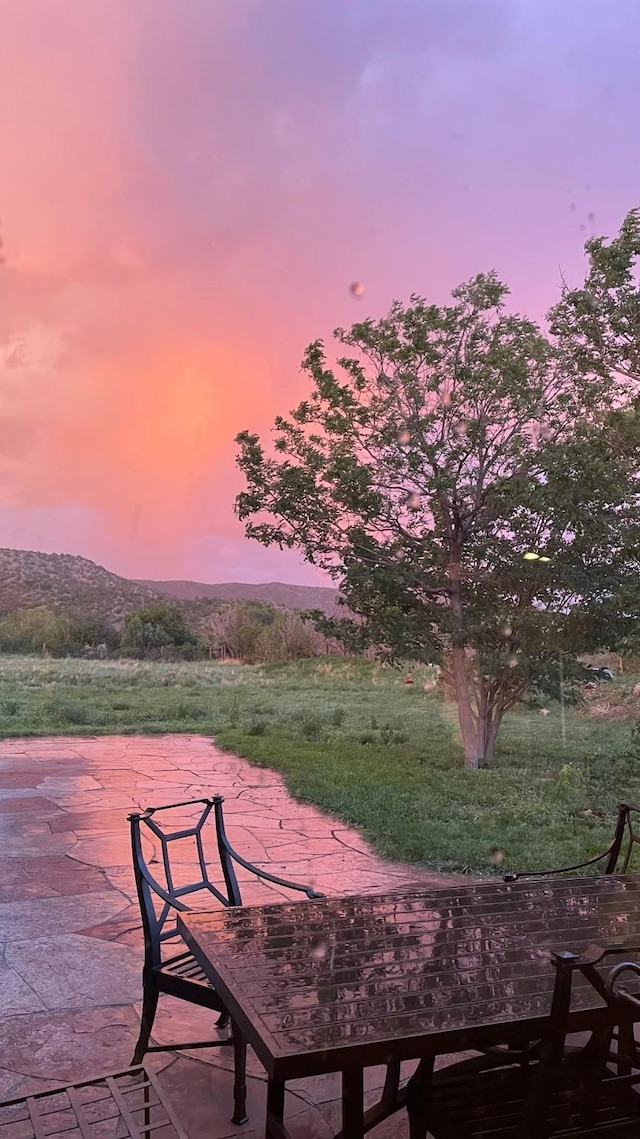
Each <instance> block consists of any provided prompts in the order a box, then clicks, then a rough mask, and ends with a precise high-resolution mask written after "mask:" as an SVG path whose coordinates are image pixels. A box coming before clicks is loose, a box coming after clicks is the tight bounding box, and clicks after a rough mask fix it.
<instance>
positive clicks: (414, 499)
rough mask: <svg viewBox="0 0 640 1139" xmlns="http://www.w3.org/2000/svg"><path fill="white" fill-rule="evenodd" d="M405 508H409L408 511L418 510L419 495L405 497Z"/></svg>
mask: <svg viewBox="0 0 640 1139" xmlns="http://www.w3.org/2000/svg"><path fill="white" fill-rule="evenodd" d="M407 506H408V507H409V510H419V509H420V495H419V494H415V493H412V494H409V495H407Z"/></svg>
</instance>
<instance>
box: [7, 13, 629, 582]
mask: <svg viewBox="0 0 640 1139" xmlns="http://www.w3.org/2000/svg"><path fill="white" fill-rule="evenodd" d="M0 43H1V44H2V66H1V67H0V232H1V234H2V239H3V255H4V264H3V265H2V266H0V546H9V547H13V548H20V549H36V550H43V551H53V552H67V553H74V554H82V555H83V556H85V557H89V558H91V559H92V560H94V561H97V562H99V563H100V564H103V565H105V566H107V568H109V569H111V570H114V571H115V572H117V573H121V574H124V575H125V576H130V577H148V578H165V579H166V578H190V579H195V580H199V581H234V580H236V581H238V580H242V581H270V580H282V581H293V582H303V583H305V582H306V583H317V582H318V581H319V580H320V579H319V576H318V573H317V571H315V570H313V569H312V568H311V567H308V566H305V565H304V564H303V563H302V561H301V559H300V558H299V557H298V556H297V554H296V553H295V552H293V551H286V552H283V553H281V552H279V551H277V550H265V549H263V547H261V546H260V545H258V544H257V543H255V542H248V541H247V540H246V539H245V538H244V536H243V529H242V526H241V524H240V523H239V522H238V521H237V519H236V518H235V516H234V513H233V502H234V498H235V495H236V494H237V493H238V491H239V490H240V489H242V478H241V475H240V473H239V472H238V471H237V469H236V467H235V454H236V447H235V444H234V437H235V435H236V434H237V433H238V431H240V430H242V429H245V428H249V429H250V430H252V431H257V432H259V433H260V434H261V435H268V432H269V430H270V426H271V424H272V422H273V419H274V418H275V416H276V415H278V414H286V413H287V412H288V411H289V410H290V409H291V408H292V407H293V406H294V405H295V404H296V403H297V402H298V401H299V400H300V399H301V398H303V397H304V395H305V394H306V392H307V390H308V387H307V381H306V379H305V377H304V376H302V375H301V373H300V361H301V359H302V355H303V352H304V348H305V347H306V345H307V344H308V343H309V342H310V341H311V340H315V339H316V338H318V337H323V338H325V339H330V336H331V332H332V330H333V329H334V328H335V327H336V326H339V325H342V326H344V325H348V324H350V323H351V322H352V321H354V320H356V319H361V318H362V317H363V316H365V315H370V316H373V317H379V316H382V315H383V314H384V312H386V310H387V309H388V307H389V305H390V303H391V301H392V300H393V299H396V298H397V299H400V300H403V299H408V297H409V295H410V294H411V293H412V292H418V293H420V294H422V295H423V296H426V297H427V298H428V299H429V300H433V301H436V302H444V301H446V298H447V296H448V294H449V293H450V291H451V289H452V288H454V287H455V286H456V285H457V284H459V283H460V282H461V281H463V280H465V279H467V278H468V277H470V276H472V275H474V274H475V273H477V272H480V271H485V270H489V269H496V270H497V271H498V273H499V274H500V276H501V277H502V278H503V279H504V280H505V281H506V282H507V283H508V284H509V285H510V287H511V290H512V294H511V299H510V304H511V305H512V307H513V308H514V309H515V310H518V311H521V312H526V313H527V314H528V315H531V316H533V317H535V318H537V319H542V318H543V317H544V313H545V312H546V310H547V309H548V308H549V306H550V305H551V304H552V303H553V302H554V301H555V300H556V299H557V297H558V294H559V289H560V284H561V276H562V275H564V277H565V278H566V279H567V280H568V281H569V282H570V283H578V282H579V281H580V280H581V277H582V273H583V268H584V254H583V248H582V247H583V244H584V240H585V238H587V237H588V236H590V235H591V234H592V233H598V234H606V235H613V234H614V233H615V232H616V231H617V229H618V227H619V225H620V223H621V221H622V219H623V217H624V215H625V213H626V212H627V211H628V210H629V209H631V208H632V207H634V206H640V146H639V138H638V133H639V128H638V123H640V84H639V83H638V81H637V59H638V58H639V56H640V3H638V0H615V3H608V4H607V3H603V2H602V0H187V2H185V0H28V2H25V0H3V3H2V5H0ZM354 281H358V282H361V283H362V286H363V289H364V291H363V295H362V296H359V297H355V296H354V295H353V293H352V292H351V290H350V285H351V283H352V282H354Z"/></svg>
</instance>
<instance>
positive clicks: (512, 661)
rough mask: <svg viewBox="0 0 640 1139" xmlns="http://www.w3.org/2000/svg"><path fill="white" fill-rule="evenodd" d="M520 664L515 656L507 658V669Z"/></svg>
mask: <svg viewBox="0 0 640 1139" xmlns="http://www.w3.org/2000/svg"><path fill="white" fill-rule="evenodd" d="M519 664H520V661H519V660H518V657H517V656H512V657H509V668H517V667H518V665H519Z"/></svg>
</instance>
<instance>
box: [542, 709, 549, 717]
mask: <svg viewBox="0 0 640 1139" xmlns="http://www.w3.org/2000/svg"><path fill="white" fill-rule="evenodd" d="M540 715H541V716H548V715H549V709H548V708H541V709H540Z"/></svg>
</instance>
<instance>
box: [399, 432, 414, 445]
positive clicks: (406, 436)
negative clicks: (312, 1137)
mask: <svg viewBox="0 0 640 1139" xmlns="http://www.w3.org/2000/svg"><path fill="white" fill-rule="evenodd" d="M410 442H411V432H410V431H401V432H400V434H399V435H398V443H401V444H402V446H403V447H406V445H407V443H410Z"/></svg>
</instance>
